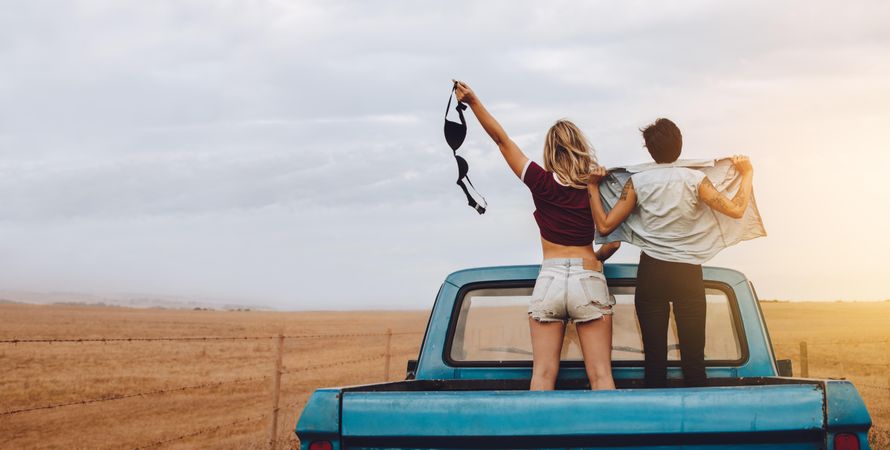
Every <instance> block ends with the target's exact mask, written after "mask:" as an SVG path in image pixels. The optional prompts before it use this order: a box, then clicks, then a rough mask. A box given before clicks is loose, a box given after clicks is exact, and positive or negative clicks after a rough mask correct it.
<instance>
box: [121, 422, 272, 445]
mask: <svg viewBox="0 0 890 450" xmlns="http://www.w3.org/2000/svg"><path fill="white" fill-rule="evenodd" d="M266 417H269V415H268V414H262V415H259V416H253V417H244V418H241V419H238V420H235V421H233V422H228V423H224V424H221V425H216V426H212V427H207V428H201V429H200V430H197V431H192V432H190V433H186V434H183V435H180V436H176V437H172V438H166V439H162V440H160V441H155V442H152V443H150V444H147V445H143V446H141V447H136V450H143V449H147V448H157V447H160V446H163V445H166V444H171V443H173V442H177V441H182V440H185V439H188V438H190V437H195V436H200V435H202V434H206V433H211V432H213V431H217V430H221V429H223V428H229V427H233V426H236V425H243V424H246V423H252V422H259V421H262V420H263V419H265V418H266Z"/></svg>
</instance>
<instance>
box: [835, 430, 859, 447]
mask: <svg viewBox="0 0 890 450" xmlns="http://www.w3.org/2000/svg"><path fill="white" fill-rule="evenodd" d="M834 450H859V437H858V436H856V435H855V434H852V433H838V434H836V435H834Z"/></svg>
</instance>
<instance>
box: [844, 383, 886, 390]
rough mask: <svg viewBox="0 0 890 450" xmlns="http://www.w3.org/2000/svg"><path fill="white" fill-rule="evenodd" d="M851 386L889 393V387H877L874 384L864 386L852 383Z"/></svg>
mask: <svg viewBox="0 0 890 450" xmlns="http://www.w3.org/2000/svg"><path fill="white" fill-rule="evenodd" d="M853 385H854V386H856V387H865V388H871V389H880V390H883V391H890V386H877V385H874V384H864V383H853Z"/></svg>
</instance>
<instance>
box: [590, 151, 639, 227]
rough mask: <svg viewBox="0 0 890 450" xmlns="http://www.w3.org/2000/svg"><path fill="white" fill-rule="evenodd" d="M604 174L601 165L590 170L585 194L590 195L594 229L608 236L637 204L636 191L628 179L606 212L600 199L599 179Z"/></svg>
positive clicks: (604, 170) (600, 179)
mask: <svg viewBox="0 0 890 450" xmlns="http://www.w3.org/2000/svg"><path fill="white" fill-rule="evenodd" d="M605 176H606V169H604V168H602V167H597V168H595V169H593V171H592V172H590V177H589V178H588V180H587V195H588V196H589V197H590V212H591V214H593V222H594V223H595V224H596V229H597V230H598V231H599V232H600V234H602V235H603V236H608V235H609V233H611V232H613V231H615V228H618V225H621V222H624V219H627V216H629V215H630V213H631V212H632V211H633V210H634V207H636V206H637V192H636V191H634V183H633V180H630V179H628V180H627V183H625V184H624V189H622V190H621V197H620V198H619V199H618V202H617V203H615V206H614V207H613V208H612V209H611V210H610V211H609V213H608V214H606V209H605V208H603V201H602V200H601V199H600V181H602V179H603V178H605Z"/></svg>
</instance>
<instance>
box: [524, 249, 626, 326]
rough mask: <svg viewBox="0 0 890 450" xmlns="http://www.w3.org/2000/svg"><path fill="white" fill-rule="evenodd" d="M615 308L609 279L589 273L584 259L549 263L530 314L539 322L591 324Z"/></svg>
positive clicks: (545, 264) (534, 294)
mask: <svg viewBox="0 0 890 450" xmlns="http://www.w3.org/2000/svg"><path fill="white" fill-rule="evenodd" d="M614 304H615V298H614V297H613V296H612V295H610V294H609V287H608V285H607V284H606V277H605V276H604V275H603V274H602V272H597V271H594V270H589V269H585V268H584V266H583V261H582V260H581V258H555V259H545V260H544V262H543V263H542V264H541V272H540V273H539V274H538V279H537V280H536V281H535V288H534V290H533V291H532V298H531V301H530V302H529V305H528V314H529V316H531V317H532V318H533V319H535V320H537V321H539V322H567V321H569V320H571V321H572V322H575V323H577V322H587V321H590V320H595V319H599V318H601V317H603V316H605V315H610V314H612V306H613V305H614Z"/></svg>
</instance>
